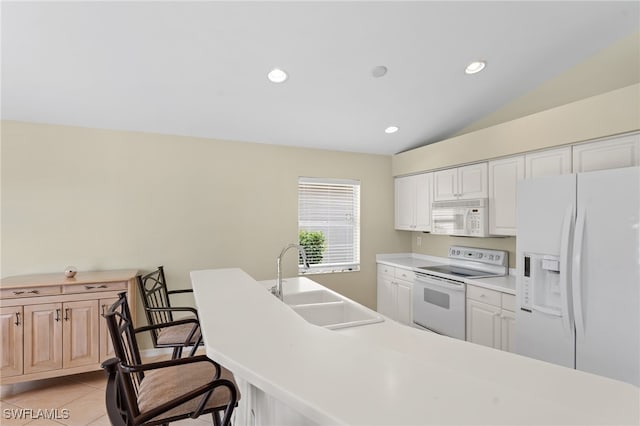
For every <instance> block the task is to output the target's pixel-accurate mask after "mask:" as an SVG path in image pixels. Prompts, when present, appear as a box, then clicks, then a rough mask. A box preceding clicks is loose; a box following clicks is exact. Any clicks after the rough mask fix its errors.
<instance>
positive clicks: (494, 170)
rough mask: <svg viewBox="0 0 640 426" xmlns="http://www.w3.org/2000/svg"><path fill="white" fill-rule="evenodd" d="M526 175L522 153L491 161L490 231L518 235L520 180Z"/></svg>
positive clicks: (497, 233)
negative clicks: (517, 205)
mask: <svg viewBox="0 0 640 426" xmlns="http://www.w3.org/2000/svg"><path fill="white" fill-rule="evenodd" d="M524 175H525V158H524V156H522V155H518V156H516V157H509V158H503V159H500V160H493V161H489V233H490V234H492V235H516V216H517V214H516V211H517V210H516V196H517V191H518V180H520V179H523V178H524Z"/></svg>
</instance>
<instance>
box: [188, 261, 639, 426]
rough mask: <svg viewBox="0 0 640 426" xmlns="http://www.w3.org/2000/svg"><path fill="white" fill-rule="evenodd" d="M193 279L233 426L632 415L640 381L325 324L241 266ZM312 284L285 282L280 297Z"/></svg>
mask: <svg viewBox="0 0 640 426" xmlns="http://www.w3.org/2000/svg"><path fill="white" fill-rule="evenodd" d="M191 280H192V283H193V289H194V295H195V300H196V305H197V307H198V310H199V315H200V320H201V325H202V332H203V336H204V341H205V344H206V351H207V355H208V356H209V357H210V358H212V359H214V360H216V361H218V362H219V363H221V364H222V365H224V366H225V367H227V368H228V369H229V370H231V371H233V372H234V373H235V375H236V377H237V379H238V380H239V382H240V383H244V385H242V386H244V387H243V388H242V389H241V390H243V391H244V392H243V395H242V401H241V403H242V405H241V406H240V407H239V409H238V412H239V413H238V419H237V420H238V421H237V424H269V421H268V420H265V419H271V420H270V421H272V422H276V421H277V422H279V423H286V422H284V421H281V420H282V419H285V418H288V419H295V418H296V416H298V418H297V420H295V421H296V422H297V423H298V424H353V425H356V424H361V425H410V424H411V425H418V424H510V425H514V424H554V425H558V424H584V425H586V424H618V425H619V424H635V425H637V424H639V423H640V404H639V401H640V389H638V388H637V387H635V386H632V385H629V384H626V383H622V382H618V381H614V380H611V379H607V378H604V377H599V376H595V375H592V374H588V373H584V372H580V371H575V370H571V369H568V368H564V367H560V366H556V365H552V364H548V363H544V362H541V361H537V360H534V359H529V358H525V357H522V356H518V355H514V354H510V353H507V352H502V351H498V350H494V349H491V348H486V347H483V346H479V345H474V344H471V343H467V342H464V341H460V340H455V339H451V338H448V337H444V336H439V335H437V334H434V333H428V332H424V331H421V330H417V329H414V328H410V327H407V326H403V325H400V324H397V323H395V322H393V321H389V320H387V321H384V322H380V323H374V324H368V325H364V326H360V327H352V328H342V329H339V330H328V329H326V328H323V327H319V326H316V325H313V324H311V323H309V322H307V321H305V320H304V319H303V318H302V317H301V316H299V315H298V314H297V313H296V312H294V310H293V309H291V307H289V306H287V305H286V304H284V303H283V302H282V301H280V300H278V299H277V298H276V297H274V296H273V295H271V294H270V293H269V292H268V291H267V290H266V285H265V284H264V283H259V282H257V281H256V280H254V279H253V278H252V277H250V276H249V275H248V274H246V273H245V272H243V271H242V270H240V269H216V270H203V271H193V272H191ZM319 288H322V286H319V285H318V284H315V283H314V282H313V281H311V280H309V279H307V278H296V279H288V280H286V281H285V283H284V292H285V295H286V294H287V292H292V291H298V292H299V291H310V290H313V289H319ZM247 389H249V390H250V392H248V393H247ZM254 391H255V392H254ZM256 395H262V398H261V399H260V400H258V399H257V398H256ZM265 396H266V397H267V398H268V399H269V400H270V401H271V402H272V404H271V405H268V404H265V403H264V401H265ZM274 407H276V408H274ZM265 410H267V411H268V410H280V411H282V410H288V413H287V414H285V415H282V416H281V417H277V416H276V415H274V414H273V413H271V414H269V413H264V412H261V411H265ZM273 419H276V420H273ZM290 424H295V423H293V421H291V422H290Z"/></svg>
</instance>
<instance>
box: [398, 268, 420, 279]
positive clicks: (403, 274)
mask: <svg viewBox="0 0 640 426" xmlns="http://www.w3.org/2000/svg"><path fill="white" fill-rule="evenodd" d="M395 277H396V279H398V280H403V281H413V280H414V278H415V277H416V273H415V272H413V271H410V270H408V269H401V268H396V275H395Z"/></svg>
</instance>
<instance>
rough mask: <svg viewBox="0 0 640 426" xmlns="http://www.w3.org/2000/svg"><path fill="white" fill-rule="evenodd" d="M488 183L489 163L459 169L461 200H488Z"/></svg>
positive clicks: (459, 193)
mask: <svg viewBox="0 0 640 426" xmlns="http://www.w3.org/2000/svg"><path fill="white" fill-rule="evenodd" d="M487 183H488V181H487V163H479V164H471V165H470V166H464V167H459V168H458V197H459V198H486V197H487V196H488V190H487Z"/></svg>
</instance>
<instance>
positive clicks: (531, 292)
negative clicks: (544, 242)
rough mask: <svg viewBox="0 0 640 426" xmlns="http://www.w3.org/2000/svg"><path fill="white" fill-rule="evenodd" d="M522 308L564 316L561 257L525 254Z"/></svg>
mask: <svg viewBox="0 0 640 426" xmlns="http://www.w3.org/2000/svg"><path fill="white" fill-rule="evenodd" d="M523 257H524V264H523V269H524V271H523V277H522V300H521V301H520V303H521V308H522V309H524V310H527V311H531V310H532V309H533V310H538V311H542V312H545V313H547V314H552V315H559V316H560V315H562V293H561V289H560V256H553V255H548V254H536V253H524V254H523Z"/></svg>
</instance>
